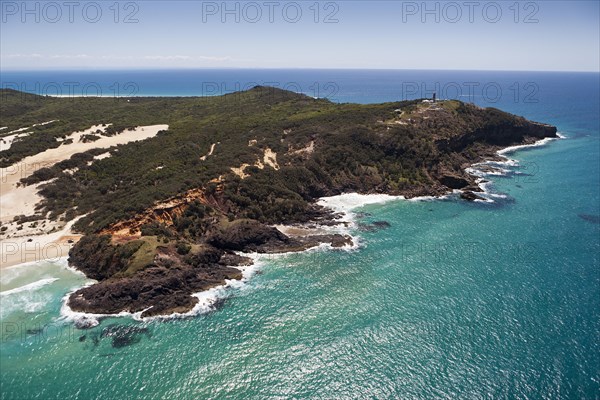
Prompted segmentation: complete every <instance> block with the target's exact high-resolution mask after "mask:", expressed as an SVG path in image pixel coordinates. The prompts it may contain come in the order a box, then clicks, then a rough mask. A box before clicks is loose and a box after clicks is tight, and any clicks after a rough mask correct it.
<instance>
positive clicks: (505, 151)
mask: <svg viewBox="0 0 600 400" xmlns="http://www.w3.org/2000/svg"><path fill="white" fill-rule="evenodd" d="M557 136H558V137H555V138H544V139H540V140H538V141H537V142H535V143H532V144H521V145H518V146H509V147H506V148H504V149H502V150H498V152H497V153H498V154H499V155H504V154H510V153H514V152H515V151H517V150H521V149H525V148H529V147H540V146H545V145H546V144H548V143H550V142H553V141H555V140H559V139H562V138H564V137H561V135H557Z"/></svg>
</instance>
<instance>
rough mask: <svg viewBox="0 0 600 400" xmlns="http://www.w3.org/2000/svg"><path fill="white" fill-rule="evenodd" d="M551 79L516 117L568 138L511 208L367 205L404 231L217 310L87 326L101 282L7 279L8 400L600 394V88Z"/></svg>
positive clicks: (497, 189) (1, 359)
mask: <svg viewBox="0 0 600 400" xmlns="http://www.w3.org/2000/svg"><path fill="white" fill-rule="evenodd" d="M448 74H451V73H448ZM504 78H506V79H507V82H508V81H509V80H510V79H512V78H513V77H512V76H509V77H503V79H504ZM375 79H376V77H373V80H375ZM448 79H453V77H452V76H449V77H448ZM538 81H539V82H545V83H544V84H543V85H542V84H540V87H543V90H540V93H541V94H540V101H539V102H537V103H531V104H529V103H528V104H524V103H519V102H511V101H509V100H507V99H504V103H502V104H499V105H498V107H500V108H504V109H508V110H509V111H512V112H517V113H520V114H523V115H525V116H527V117H529V118H534V119H537V120H540V121H544V122H550V123H553V124H556V125H557V126H558V127H559V130H560V131H561V132H562V133H563V134H564V135H565V136H567V139H564V140H560V141H554V142H551V143H549V144H548V145H546V146H544V147H537V148H529V149H525V150H520V151H518V152H516V153H514V154H511V155H510V157H511V158H514V159H517V160H518V161H519V164H520V166H516V167H511V169H512V170H513V172H516V174H515V173H511V174H508V175H507V176H504V177H492V178H491V179H492V181H493V186H492V187H491V188H490V190H491V192H493V193H495V194H500V195H501V196H502V197H496V198H495V203H492V204H483V203H467V202H463V201H457V200H454V199H448V200H444V201H441V200H439V201H422V202H409V201H397V202H391V203H386V204H379V205H369V206H365V207H362V208H360V209H357V210H356V211H360V212H362V213H363V214H361V215H357V217H356V218H357V221H359V222H362V223H369V222H374V221H387V222H389V223H390V224H391V226H390V228H388V229H384V230H380V231H376V232H358V231H357V232H355V234H356V235H357V236H358V237H360V242H361V246H360V248H359V249H358V250H355V251H324V250H323V251H314V252H310V253H304V254H294V255H288V256H285V257H276V258H267V259H264V260H262V262H261V265H262V266H261V269H260V271H261V273H260V274H257V275H255V276H254V277H253V278H252V279H250V280H249V281H248V282H247V284H246V285H244V286H243V287H241V288H237V289H232V290H229V292H228V294H229V297H228V298H227V300H226V301H225V303H224V304H223V305H222V306H221V307H220V308H219V309H218V310H216V311H213V312H210V313H207V314H202V315H199V316H197V317H194V318H189V319H179V320H169V321H162V322H160V321H154V322H146V323H143V322H137V321H134V320H132V319H130V318H109V319H105V320H102V321H101V324H100V325H99V326H97V327H95V328H93V329H90V330H79V329H76V328H74V327H73V325H72V324H71V323H69V322H66V321H63V320H62V319H61V316H60V308H61V304H62V302H61V299H62V297H63V296H64V295H65V293H67V292H68V291H69V290H71V289H72V288H75V287H78V286H80V285H82V284H84V282H85V278H83V277H82V276H80V275H77V274H75V273H73V272H71V271H69V270H66V269H65V267H64V265H63V264H64V262H55V263H40V264H37V265H31V266H27V267H23V268H21V267H19V268H15V269H10V270H4V271H2V276H1V285H2V286H1V287H0V292H2V293H3V294H2V295H0V301H1V308H0V309H1V313H0V323H1V326H2V341H1V343H0V371H1V393H2V398H6V399H28V398H39V399H53V398H61V399H66V398H82V399H88V398H103V399H104V398H107V399H116V398H149V399H165V398H183V399H198V398H266V397H269V398H271V397H274V398H290V397H293V398H423V399H429V398H548V399H557V398H564V399H571V398H585V399H594V398H600V395H599V393H600V340H599V339H600V272H599V268H600V256H599V254H600V225H599V224H598V223H595V222H593V221H592V220H590V218H588V220H586V219H584V218H581V216H580V215H581V214H586V215H592V216H598V215H599V214H600V210H599V208H600V207H599V204H600V188H599V180H600V179H599V177H600V165H599V163H600V155H599V150H600V143H599V137H600V134H599V121H600V118H599V116H598V112H599V111H598V90H597V89H598V77H597V75H586V74H584V75H578V74H575V77H573V76H570V75H554V76H553V77H552V79H550V78H548V76H547V75H546V74H542V77H541V78H540V79H539V80H538ZM366 84H367V83H365V85H366ZM590 87H591V88H592V89H595V91H594V90H591V89H590ZM594 93H595V94H594ZM582 94H583V95H582ZM369 99H370V98H369V97H368V96H366V97H365V98H364V99H363V100H364V102H368V101H369ZM53 278H58V280H55V281H51V282H50V281H48V280H49V279H53ZM42 280H44V281H43V282H47V284H46V285H45V286H43V287H39V288H37V289H36V288H32V289H31V290H22V291H17V292H16V293H15V291H14V290H13V292H9V293H8V294H7V293H6V292H7V291H8V290H12V289H15V288H20V287H23V286H24V285H27V284H30V283H32V282H40V281H42ZM40 328H42V330H41V331H40ZM27 330H29V332H27Z"/></svg>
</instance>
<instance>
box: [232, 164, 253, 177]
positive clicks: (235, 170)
mask: <svg viewBox="0 0 600 400" xmlns="http://www.w3.org/2000/svg"><path fill="white" fill-rule="evenodd" d="M249 166H250V164H242V166H241V167H239V168H234V167H231V171H232V172H233V173H234V174H236V175H237V176H239V177H240V178H241V179H246V178H247V177H249V176H250V175H248V174H247V173H245V172H244V171H245V170H246V168H248V167H249Z"/></svg>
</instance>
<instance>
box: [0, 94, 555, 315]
mask: <svg viewBox="0 0 600 400" xmlns="http://www.w3.org/2000/svg"><path fill="white" fill-rule="evenodd" d="M0 96H2V100H3V101H2V103H1V104H0V115H1V117H0V127H2V128H3V129H2V130H0V145H1V146H2V147H0V150H1V151H0V167H1V168H2V171H3V178H4V176H5V175H11V179H12V181H10V182H8V181H7V182H5V181H4V180H3V189H2V197H0V207H1V208H3V209H4V210H6V211H4V210H2V213H1V216H2V220H1V224H2V226H1V227H0V240H2V241H3V242H9V241H15V240H17V241H18V240H21V241H24V242H26V241H29V240H33V241H34V242H35V240H36V239H35V238H36V237H38V236H39V235H50V234H56V232H62V233H64V234H62V235H60V236H61V237H63V238H64V237H68V238H69V241H70V242H73V244H72V246H71V248H70V252H69V263H70V264H71V265H72V266H73V267H75V268H77V269H79V270H81V271H82V272H84V273H85V274H86V275H87V276H88V277H90V278H93V279H95V280H97V283H95V284H93V285H91V286H88V287H85V288H82V289H79V290H77V291H76V292H74V293H73V294H72V295H71V296H70V298H69V300H68V305H69V307H71V309H73V310H76V311H82V312H89V313H95V314H115V313H119V312H122V311H127V312H132V313H133V312H142V316H156V315H167V314H171V313H174V312H186V311H189V310H190V309H192V308H193V307H194V305H195V304H196V302H197V301H198V299H197V298H196V297H193V296H192V294H193V293H197V292H200V291H203V290H207V289H209V288H212V287H215V286H219V285H222V284H223V283H224V282H225V281H226V280H230V279H240V278H241V277H242V273H241V271H240V269H239V268H236V267H239V266H241V265H247V264H249V263H251V262H252V260H250V259H249V258H247V257H244V256H243V255H241V254H243V253H247V252H259V253H277V252H289V251H301V250H304V249H307V248H310V247H313V246H316V245H319V244H320V243H329V244H330V245H331V246H332V247H345V246H349V245H351V244H352V238H350V237H349V236H346V235H343V234H339V233H330V232H327V231H323V230H321V231H319V230H313V233H312V234H307V235H291V234H289V235H288V234H285V230H283V231H282V229H278V228H277V227H278V226H281V225H296V226H301V227H304V228H306V227H308V228H311V227H315V226H319V225H322V226H323V225H331V224H336V223H339V221H337V216H336V215H335V214H334V213H333V212H332V211H331V210H328V209H326V208H323V207H321V206H319V205H318V204H317V200H318V199H319V198H321V197H325V196H332V195H338V194H342V193H351V192H355V193H362V194H390V195H399V196H400V195H402V196H405V197H407V198H410V197H416V196H441V195H444V194H447V193H451V192H453V191H455V192H456V193H458V191H460V195H458V194H457V196H460V197H462V199H463V200H464V201H472V200H478V199H480V196H479V195H478V192H480V191H481V189H480V188H479V186H478V185H477V181H476V177H474V176H472V175H470V174H469V173H467V172H466V169H467V168H469V167H470V166H471V165H473V164H475V163H479V162H482V161H485V160H496V159H498V157H499V156H498V155H497V151H498V150H500V149H502V148H505V147H508V146H514V145H521V144H532V143H534V142H536V141H538V140H541V139H544V138H555V137H557V133H556V128H555V127H553V126H549V125H546V124H542V123H536V122H532V121H528V120H526V119H525V118H522V117H519V116H515V115H512V114H508V113H506V112H502V111H500V110H497V109H494V108H485V109H484V108H480V107H477V106H475V105H473V104H466V103H462V102H459V101H453V100H448V101H437V102H430V101H423V100H414V101H401V102H393V103H384V104H369V105H359V104H335V103H332V102H330V101H328V100H326V99H314V98H311V97H308V96H305V95H302V94H297V93H293V92H288V91H283V90H279V89H275V88H271V87H255V88H253V89H251V90H248V91H244V92H238V93H232V94H228V95H225V96H218V97H217V96H216V97H172V98H159V97H154V98H152V97H146V98H143V97H136V98H118V99H114V98H51V97H41V96H36V95H31V94H26V93H21V92H16V91H12V90H0ZM48 154H55V155H57V156H56V157H54V158H51V157H50V158H49V157H45V155H46V156H47V155H48ZM36 157H37V159H40V160H42V159H43V160H44V162H45V163H44V164H43V165H41V164H38V165H35V166H33V167H29V166H28V165H29V164H28V160H35V159H36ZM23 169H25V170H27V172H26V173H22V174H21V175H19V176H18V178H19V179H15V178H14V175H15V173H14V171H22V170H23ZM10 171H12V173H10V174H9V172H10ZM13 181H14V182H13ZM19 191H22V192H19ZM18 193H21V194H22V195H25V196H29V197H28V198H29V200H30V201H31V204H29V205H28V206H27V207H22V206H21V203H19V201H21V200H22V197H19V196H18V195H17V194H18ZM10 210H12V211H10ZM67 228H68V229H67ZM63 230H64V232H63ZM305 231H310V229H305ZM36 235H38V236H36Z"/></svg>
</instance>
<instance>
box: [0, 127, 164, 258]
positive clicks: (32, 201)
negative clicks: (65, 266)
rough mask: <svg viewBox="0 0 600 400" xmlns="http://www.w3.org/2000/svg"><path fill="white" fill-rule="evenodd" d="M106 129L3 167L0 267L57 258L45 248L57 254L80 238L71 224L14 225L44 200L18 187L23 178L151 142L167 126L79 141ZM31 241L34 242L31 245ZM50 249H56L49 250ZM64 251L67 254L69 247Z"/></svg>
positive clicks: (0, 179) (33, 189)
mask: <svg viewBox="0 0 600 400" xmlns="http://www.w3.org/2000/svg"><path fill="white" fill-rule="evenodd" d="M105 128H106V126H105V127H102V126H99V125H98V126H92V127H91V128H89V129H87V130H85V131H83V132H75V133H73V134H71V135H69V136H68V137H67V139H73V143H71V144H63V145H61V146H59V147H57V148H55V149H48V150H46V151H44V152H42V153H38V154H36V155H33V156H30V157H26V158H24V159H23V160H21V161H20V162H18V163H16V164H14V165H11V166H10V167H7V168H0V222H1V223H2V226H3V227H7V230H6V231H5V232H4V234H3V235H2V236H0V238H1V240H0V250H1V253H2V257H0V267H6V266H10V265H15V264H20V263H23V262H29V261H37V260H41V259H44V258H54V254H49V255H48V257H44V251H43V249H44V247H45V248H46V249H47V251H46V252H47V253H51V252H52V251H53V252H54V253H56V251H58V247H56V246H54V245H55V244H56V245H59V246H62V245H66V244H67V243H66V241H67V240H74V241H75V240H77V239H78V235H73V234H72V233H71V231H70V227H71V225H72V224H65V223H64V222H58V221H49V220H41V221H36V223H25V224H22V225H18V224H17V223H15V222H12V221H13V220H14V217H15V216H18V215H26V216H29V215H34V214H35V206H36V205H37V204H38V203H39V202H40V201H41V200H42V199H41V197H40V196H39V195H38V194H37V191H38V186H39V185H30V186H26V187H23V186H20V187H19V186H17V184H18V182H19V181H20V180H21V179H23V178H26V177H28V176H30V175H31V174H33V173H34V172H35V171H36V170H38V169H40V168H44V167H50V166H52V165H54V164H56V163H58V162H60V161H63V160H67V159H69V158H70V157H71V156H72V155H73V154H76V153H82V152H85V151H88V150H91V149H96V148H109V147H112V146H116V145H119V144H126V143H129V142H134V141H138V140H144V139H149V138H151V137H154V136H156V134H157V133H158V132H159V131H161V130H166V129H168V125H152V126H142V127H138V128H136V129H135V130H133V131H125V132H123V133H121V134H118V135H115V136H111V137H106V136H101V138H100V139H98V140H96V141H95V142H88V143H84V142H80V138H81V136H82V135H85V134H91V133H94V132H96V131H97V130H98V129H100V130H104V129H105ZM30 239H31V242H28V240H30ZM36 246H38V247H39V250H40V251H41V253H40V251H38V252H36V251H35V250H31V249H32V248H35V247H36ZM53 246H54V247H53ZM50 247H53V248H52V249H50ZM63 247H64V246H63ZM67 247H68V246H67ZM64 250H66V252H68V248H66V249H63V251H64ZM36 254H37V255H36ZM63 255H66V254H63ZM39 257H41V258H39Z"/></svg>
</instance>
